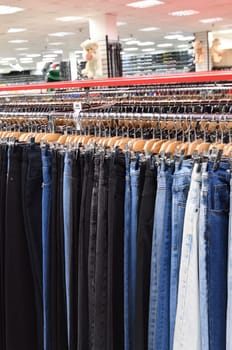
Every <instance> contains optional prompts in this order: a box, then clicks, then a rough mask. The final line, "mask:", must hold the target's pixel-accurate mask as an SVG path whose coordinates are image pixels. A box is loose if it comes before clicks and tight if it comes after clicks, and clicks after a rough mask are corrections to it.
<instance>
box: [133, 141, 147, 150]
mask: <svg viewBox="0 0 232 350" xmlns="http://www.w3.org/2000/svg"><path fill="white" fill-rule="evenodd" d="M146 142H147V140H138V141H135V142H134V143H133V144H132V150H133V151H134V152H143V151H144V146H145V144H146Z"/></svg>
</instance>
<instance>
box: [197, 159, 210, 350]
mask: <svg viewBox="0 0 232 350" xmlns="http://www.w3.org/2000/svg"><path fill="white" fill-rule="evenodd" d="M207 167H208V164H207V163H203V164H202V188H201V199H200V218H199V292H200V326H201V349H202V350H209V327H208V322H209V317H208V316H209V315H208V284H207V264H206V258H207V255H206V253H207V239H206V235H207V207H208V170H207Z"/></svg>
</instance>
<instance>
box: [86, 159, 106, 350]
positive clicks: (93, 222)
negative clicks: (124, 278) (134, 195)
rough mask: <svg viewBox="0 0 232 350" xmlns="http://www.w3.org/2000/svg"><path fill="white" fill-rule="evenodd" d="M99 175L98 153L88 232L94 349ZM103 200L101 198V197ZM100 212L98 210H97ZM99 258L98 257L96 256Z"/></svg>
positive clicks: (90, 324)
mask: <svg viewBox="0 0 232 350" xmlns="http://www.w3.org/2000/svg"><path fill="white" fill-rule="evenodd" d="M99 176H100V155H95V158H94V181H93V191H92V198H91V213H90V233H89V254H88V292H89V349H90V350H92V349H94V332H95V316H96V315H95V307H96V305H95V302H96V300H95V297H96V295H95V293H96V262H97V254H96V253H97V252H96V248H97V228H98V227H99V226H98V222H99V219H98V218H99V217H98V198H99V196H100V197H101V194H100V193H99ZM101 200H103V198H102V199H101ZM99 214H100V212H99ZM98 259H99V257H98Z"/></svg>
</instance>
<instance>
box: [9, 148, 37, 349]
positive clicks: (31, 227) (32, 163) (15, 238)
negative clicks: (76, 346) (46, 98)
mask: <svg viewBox="0 0 232 350" xmlns="http://www.w3.org/2000/svg"><path fill="white" fill-rule="evenodd" d="M8 161H9V164H8V176H7V186H6V236H5V312H6V318H5V320H6V330H5V334H6V347H5V349H6V350H15V349H17V350H27V349H28V350H29V349H30V350H31V349H35V350H41V349H42V348H43V336H42V334H43V328H42V299H41V296H42V294H41V293H42V260H41V256H42V252H41V221H42V220H41V202H42V167H41V156H40V150H39V149H38V148H36V146H32V147H31V146H30V145H15V146H12V147H11V148H10V149H9V154H8Z"/></svg>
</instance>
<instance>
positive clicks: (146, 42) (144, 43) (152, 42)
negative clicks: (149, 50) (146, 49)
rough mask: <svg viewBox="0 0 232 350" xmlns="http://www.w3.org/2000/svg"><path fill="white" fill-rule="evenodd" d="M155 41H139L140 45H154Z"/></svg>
mask: <svg viewBox="0 0 232 350" xmlns="http://www.w3.org/2000/svg"><path fill="white" fill-rule="evenodd" d="M154 44H155V43H154V41H144V42H139V43H138V45H139V46H151V45H154Z"/></svg>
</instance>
